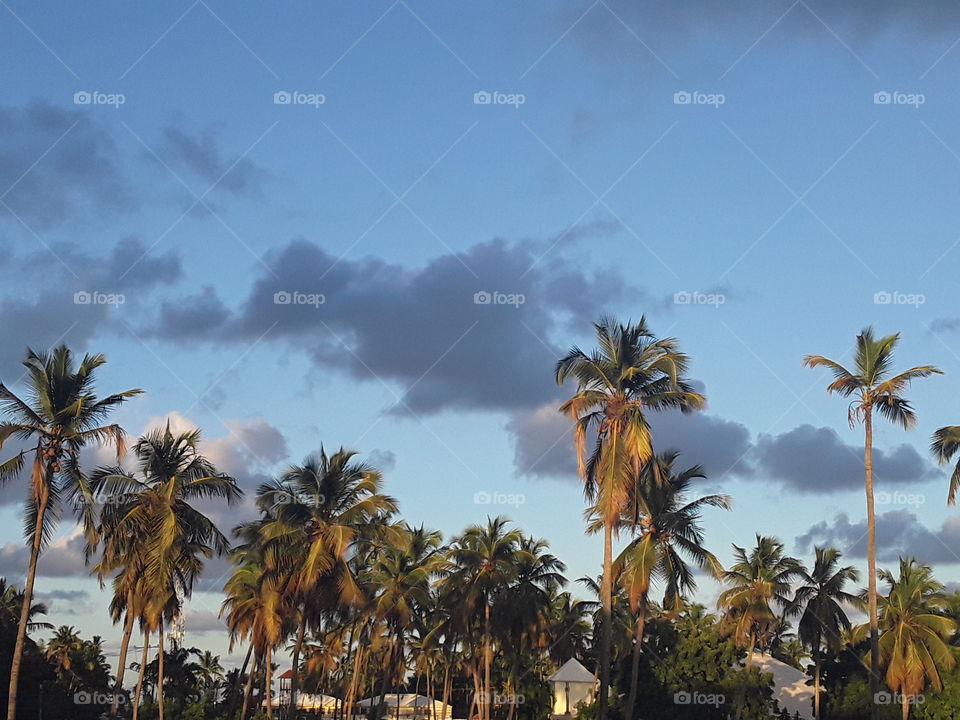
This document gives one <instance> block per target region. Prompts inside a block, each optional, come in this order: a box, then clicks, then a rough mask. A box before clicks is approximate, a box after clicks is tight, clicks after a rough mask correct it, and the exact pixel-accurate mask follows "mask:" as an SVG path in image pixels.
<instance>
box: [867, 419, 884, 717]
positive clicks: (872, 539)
mask: <svg viewBox="0 0 960 720" xmlns="http://www.w3.org/2000/svg"><path fill="white" fill-rule="evenodd" d="M872 413H873V409H872V408H870V407H868V408H867V409H866V411H865V413H864V416H863V427H864V434H865V437H864V446H863V467H864V470H865V485H866V488H865V489H866V494H867V599H868V606H869V608H868V612H869V613H870V696H871V697H875V696H876V694H877V691H878V689H879V685H880V625H879V620H878V618H877V520H876V516H875V515H874V508H873V414H872ZM878 711H879V708H878V707H877V704H876V703H873V704H872V705H871V706H870V717H871V718H873V720H877V718H878V717H879V713H878Z"/></svg>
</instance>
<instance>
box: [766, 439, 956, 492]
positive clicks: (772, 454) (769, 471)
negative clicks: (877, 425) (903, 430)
mask: <svg viewBox="0 0 960 720" xmlns="http://www.w3.org/2000/svg"><path fill="white" fill-rule="evenodd" d="M752 457H753V461H754V463H755V465H756V477H757V478H758V479H763V480H765V481H766V480H776V481H779V482H781V483H783V484H784V485H785V486H787V487H789V488H790V489H792V490H795V491H797V492H801V493H822V492H835V491H842V490H855V489H858V488H861V487H863V450H862V449H861V448H860V447H858V446H854V445H848V444H847V443H845V442H843V440H842V439H841V438H840V435H839V434H838V433H837V432H836V431H835V430H833V429H831V428H826V427H814V426H812V425H800V426H798V427H796V428H794V429H793V430H790V431H789V432H785V433H782V434H780V435H765V434H761V435H760V436H759V437H758V438H757V442H756V446H755V448H754V452H753V455H752ZM873 468H874V477H875V481H876V483H877V485H879V486H884V487H904V486H908V485H914V484H917V483H922V482H925V481H927V480H931V479H933V478H935V477H938V476H939V473H938V472H937V470H936V468H935V467H934V466H933V465H932V464H931V463H930V462H928V461H927V460H926V458H924V457H923V456H922V455H920V453H919V452H917V450H916V449H915V448H913V447H912V446H910V445H899V446H897V447H895V448H893V449H892V450H883V449H881V448H874V451H873Z"/></svg>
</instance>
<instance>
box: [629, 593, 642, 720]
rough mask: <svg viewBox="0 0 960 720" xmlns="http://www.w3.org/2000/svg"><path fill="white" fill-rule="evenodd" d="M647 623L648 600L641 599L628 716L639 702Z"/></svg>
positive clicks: (634, 642) (635, 635)
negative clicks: (638, 687)
mask: <svg viewBox="0 0 960 720" xmlns="http://www.w3.org/2000/svg"><path fill="white" fill-rule="evenodd" d="M646 625H647V607H646V601H645V600H641V602H640V612H639V615H638V616H637V623H636V629H635V631H634V641H633V662H632V663H631V665H630V699H629V700H628V701H627V713H626V716H627V717H628V718H632V717H633V708H634V704H635V703H636V702H637V685H638V684H639V682H640V655H641V654H642V653H643V631H644V629H645V628H646Z"/></svg>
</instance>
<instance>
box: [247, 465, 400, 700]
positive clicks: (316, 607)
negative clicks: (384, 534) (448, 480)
mask: <svg viewBox="0 0 960 720" xmlns="http://www.w3.org/2000/svg"><path fill="white" fill-rule="evenodd" d="M355 456H356V453H355V452H353V451H350V450H345V449H344V448H340V450H338V451H337V452H336V453H334V454H333V455H327V453H326V451H325V450H324V449H323V448H321V449H320V452H319V453H317V454H313V455H310V456H308V457H307V458H306V459H305V460H304V461H303V463H302V464H300V465H293V466H291V467H290V468H289V469H288V470H287V471H286V472H285V473H284V474H283V476H282V477H281V478H279V479H277V480H274V481H271V482H268V483H265V484H263V485H261V486H260V488H258V490H257V502H258V504H259V506H260V507H261V510H262V511H263V512H264V513H266V516H267V517H268V518H269V522H265V523H264V525H263V528H262V534H263V539H264V542H265V545H264V552H265V556H264V557H265V561H266V562H267V564H268V565H269V566H270V567H271V568H272V570H271V572H273V573H274V574H275V576H276V577H274V579H273V582H275V583H277V585H278V588H279V591H280V592H282V593H283V594H284V595H285V596H288V597H289V598H290V600H291V602H292V603H293V604H294V607H295V608H296V612H297V613H298V615H299V627H298V629H297V638H296V642H295V645H294V651H293V667H292V670H293V676H292V677H291V680H290V688H291V693H290V699H291V703H293V698H295V697H296V694H297V690H298V684H299V675H300V668H299V664H300V663H299V659H300V653H301V650H302V647H303V641H304V636H305V630H306V625H307V619H308V617H311V616H312V617H318V616H319V615H320V613H321V612H326V611H330V610H333V609H335V608H337V607H339V606H342V605H348V606H349V605H354V604H356V603H359V602H361V601H362V600H363V593H362V592H361V589H360V587H359V586H358V584H357V579H356V577H355V575H354V572H353V570H352V569H351V566H350V562H349V559H350V557H351V555H353V554H354V553H355V552H356V550H357V548H358V546H359V544H360V543H362V542H363V541H365V540H367V539H369V538H370V536H371V535H372V534H375V533H376V532H378V531H380V530H382V529H383V526H384V524H385V522H386V518H387V517H388V516H389V515H390V514H391V513H393V512H395V511H396V509H397V504H396V501H395V500H394V499H393V498H392V497H390V496H388V495H385V494H383V493H382V492H381V491H380V490H381V486H382V478H381V474H380V471H379V470H377V469H376V468H374V467H373V466H371V465H368V464H366V463H363V462H358V461H357V460H355ZM291 708H292V705H291Z"/></svg>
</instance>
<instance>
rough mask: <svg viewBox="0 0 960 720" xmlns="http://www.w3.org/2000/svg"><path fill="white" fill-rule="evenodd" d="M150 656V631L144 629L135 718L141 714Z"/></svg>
mask: <svg viewBox="0 0 960 720" xmlns="http://www.w3.org/2000/svg"><path fill="white" fill-rule="evenodd" d="M149 657H150V631H149V630H146V629H145V630H144V631H143V655H142V657H141V658H140V672H139V674H138V675H137V690H136V692H135V693H134V694H133V720H137V718H138V717H139V716H140V696H141V695H142V694H143V676H144V675H145V674H146V672H147V660H148V659H149Z"/></svg>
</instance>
